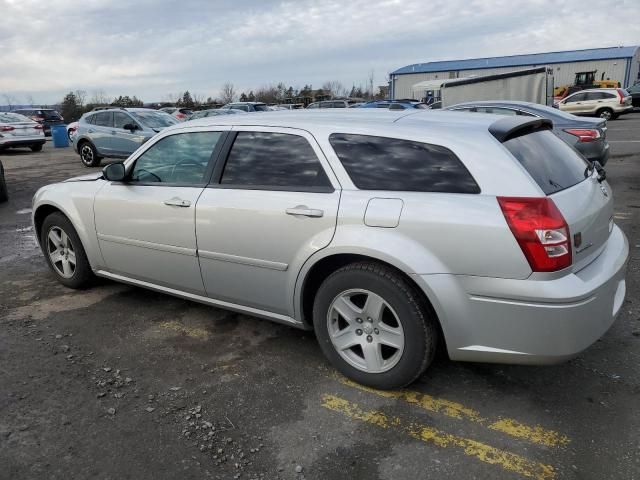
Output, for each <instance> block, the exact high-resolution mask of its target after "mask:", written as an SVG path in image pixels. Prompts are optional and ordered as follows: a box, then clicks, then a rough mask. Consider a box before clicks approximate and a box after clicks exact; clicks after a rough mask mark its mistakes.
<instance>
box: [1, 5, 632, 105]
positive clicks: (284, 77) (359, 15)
mask: <svg viewBox="0 0 640 480" xmlns="http://www.w3.org/2000/svg"><path fill="white" fill-rule="evenodd" d="M638 19H640V0H607V1H606V2H602V1H588V0H561V1H558V0H552V1H547V0H522V1H518V0H429V1H426V0H380V1H376V0H339V1H335V0H321V1H315V0H295V1H271V0H180V1H174V0H132V1H117V2H116V1H112V0H81V1H76V0H48V1H46V2H43V1H41V0H0V104H3V103H6V101H5V96H6V95H9V96H11V97H13V99H14V103H24V102H26V100H27V99H28V98H33V99H34V100H35V102H37V103H51V102H55V101H58V100H60V99H61V98H62V96H63V94H64V93H65V92H68V91H70V90H78V89H79V90H85V91H86V92H87V94H88V96H91V94H92V93H93V92H95V91H99V90H102V91H104V92H105V93H106V94H107V95H108V96H113V95H137V96H138V97H140V98H142V99H143V100H145V101H158V100H163V99H165V98H167V95H168V94H172V93H176V92H180V91H184V90H186V89H188V90H190V91H191V92H195V93H197V94H199V95H203V96H205V97H207V96H213V97H215V96H217V95H218V94H219V92H220V88H221V86H222V84H223V83H225V82H227V81H230V82H232V83H233V84H234V85H235V87H236V89H237V90H239V91H241V90H249V89H252V88H253V89H255V88H257V87H260V86H266V85H269V84H276V83H278V82H279V81H282V82H284V83H286V84H287V85H292V86H294V87H296V86H298V87H302V86H303V85H304V84H305V83H311V84H313V86H314V87H316V88H318V87H320V86H321V85H322V83H323V82H325V81H328V80H339V81H341V82H342V83H343V84H344V85H346V86H349V87H350V86H351V85H353V84H355V85H359V84H360V85H363V86H364V85H365V84H366V80H367V76H368V73H369V72H370V71H373V72H374V76H375V83H376V85H379V84H384V83H386V79H387V77H388V73H389V72H390V71H392V70H394V69H396V68H398V67H401V66H404V65H407V64H411V63H420V62H427V61H431V60H446V59H460V58H474V57H484V56H497V55H513V54H519V53H533V52H545V51H553V50H566V49H580V48H592V47H601V46H614V45H638V44H640V22H639V21H638ZM16 100H17V101H16Z"/></svg>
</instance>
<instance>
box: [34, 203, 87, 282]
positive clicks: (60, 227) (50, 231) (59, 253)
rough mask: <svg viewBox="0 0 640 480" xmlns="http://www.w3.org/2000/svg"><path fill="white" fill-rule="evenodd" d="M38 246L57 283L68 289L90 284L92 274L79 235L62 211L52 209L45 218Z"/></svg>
mask: <svg viewBox="0 0 640 480" xmlns="http://www.w3.org/2000/svg"><path fill="white" fill-rule="evenodd" d="M40 245H41V247H42V250H43V251H44V254H45V257H46V259H47V263H48V264H49V267H51V270H53V273H55V275H56V277H57V278H58V281H60V283H62V284H63V285H65V286H67V287H70V288H85V287H88V286H90V285H91V283H92V281H93V279H94V275H93V271H92V270H91V265H90V264H89V260H88V259H87V255H86V253H85V251H84V248H83V246H82V242H81V241H80V237H78V233H77V232H76V230H75V228H73V225H72V224H71V222H70V221H69V219H68V218H67V217H65V216H64V215H63V214H62V213H60V212H55V213H52V214H50V215H49V216H48V217H47V218H45V220H44V222H43V224H42V228H41V230H40Z"/></svg>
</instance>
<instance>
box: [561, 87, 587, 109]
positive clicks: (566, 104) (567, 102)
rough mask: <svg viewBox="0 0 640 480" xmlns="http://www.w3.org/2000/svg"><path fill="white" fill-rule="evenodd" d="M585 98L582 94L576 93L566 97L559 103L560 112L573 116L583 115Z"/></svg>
mask: <svg viewBox="0 0 640 480" xmlns="http://www.w3.org/2000/svg"><path fill="white" fill-rule="evenodd" d="M585 96H586V95H585V94H584V93H583V92H578V93H575V94H573V95H571V96H570V97H567V98H566V99H564V100H563V101H562V102H561V105H562V110H564V111H565V112H569V113H573V114H577V113H584V106H583V101H584V99H585Z"/></svg>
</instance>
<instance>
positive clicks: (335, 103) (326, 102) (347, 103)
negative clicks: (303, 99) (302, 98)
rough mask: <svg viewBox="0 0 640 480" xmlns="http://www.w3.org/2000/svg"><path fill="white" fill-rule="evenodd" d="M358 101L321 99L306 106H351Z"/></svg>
mask: <svg viewBox="0 0 640 480" xmlns="http://www.w3.org/2000/svg"><path fill="white" fill-rule="evenodd" d="M357 103H358V102H357V101H356V100H322V101H321V102H313V103H310V104H309V105H307V108H311V109H313V108H351V107H353V106H355V105H356V104H357Z"/></svg>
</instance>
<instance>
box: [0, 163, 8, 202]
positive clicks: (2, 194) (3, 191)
mask: <svg viewBox="0 0 640 480" xmlns="http://www.w3.org/2000/svg"><path fill="white" fill-rule="evenodd" d="M8 199H9V192H8V190H7V182H6V180H5V179H4V165H2V162H0V202H6V201H7V200H8Z"/></svg>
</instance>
